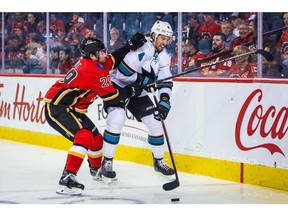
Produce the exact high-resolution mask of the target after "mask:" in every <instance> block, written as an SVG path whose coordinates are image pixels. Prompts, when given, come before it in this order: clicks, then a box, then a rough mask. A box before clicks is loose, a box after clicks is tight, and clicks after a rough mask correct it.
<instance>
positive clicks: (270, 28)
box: [0, 12, 288, 78]
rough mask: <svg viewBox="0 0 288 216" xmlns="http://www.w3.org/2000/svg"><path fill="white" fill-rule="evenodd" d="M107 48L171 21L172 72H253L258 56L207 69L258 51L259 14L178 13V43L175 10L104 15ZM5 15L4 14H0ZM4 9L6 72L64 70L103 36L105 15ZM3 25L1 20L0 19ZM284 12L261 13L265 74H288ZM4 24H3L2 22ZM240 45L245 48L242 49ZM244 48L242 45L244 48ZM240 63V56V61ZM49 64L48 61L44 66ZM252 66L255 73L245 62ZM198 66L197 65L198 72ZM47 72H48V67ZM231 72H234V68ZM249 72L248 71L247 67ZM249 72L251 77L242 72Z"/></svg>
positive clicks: (211, 74) (287, 23)
mask: <svg viewBox="0 0 288 216" xmlns="http://www.w3.org/2000/svg"><path fill="white" fill-rule="evenodd" d="M107 15H108V16H107V23H108V32H107V52H109V53H110V52H112V51H114V50H115V49H117V48H119V47H121V46H122V45H123V43H125V41H126V39H127V38H129V37H131V35H133V34H134V33H135V32H141V33H144V34H149V32H150V28H151V26H152V24H153V23H154V22H155V21H156V20H162V21H166V22H169V23H170V24H171V26H172V28H173V30H174V37H173V40H172V42H171V43H170V45H169V46H168V52H169V54H170V55H171V66H170V68H171V72H172V74H177V73H179V72H180V73H181V72H183V71H185V70H191V69H192V70H195V71H193V72H192V73H189V74H187V76H208V77H214V76H221V77H223V76H224V77H225V76H233V77H235V76H239V77H256V76H257V56H251V57H249V60H248V59H246V61H249V62H246V64H243V65H242V66H241V68H244V69H241V70H244V71H242V72H239V70H240V69H239V68H238V69H237V70H236V69H235V68H237V66H234V65H235V64H238V66H239V64H240V63H239V61H236V60H233V61H227V62H224V63H222V64H219V65H218V64H216V65H213V67H205V68H204V69H201V68H202V67H203V66H205V65H209V64H212V63H214V62H217V61H220V60H222V59H225V58H226V59H227V58H229V57H232V56H233V55H236V54H237V53H243V52H244V53H245V52H249V51H251V50H255V49H257V13H253V12H251V13H248V12H245V13H241V12H231V13H227V12H225V13H221V12H216V13H213V12H201V13H198V12H197V13H194V12H191V13H182V26H183V30H182V41H181V43H179V41H178V32H177V30H178V18H177V15H178V13H169V12H165V13H152V12H146V13H136V12H135V13H134V12H130V13H108V14H107ZM2 17H3V16H2ZM48 17H49V20H48V22H47V20H46V19H47V13H34V12H33V13H32V12H15V13H4V19H5V20H4V26H3V28H4V38H2V37H1V47H2V41H3V40H4V43H3V44H4V47H3V48H2V49H1V56H2V53H3V52H4V53H3V54H4V62H2V58H1V62H0V63H1V67H2V64H3V63H4V66H5V71H10V72H12V73H25V74H47V73H48V74H65V73H67V71H68V70H69V69H70V68H71V66H72V65H73V64H75V63H76V62H77V61H78V60H79V58H80V56H81V54H80V43H81V41H82V40H83V39H84V38H86V37H95V38H99V39H101V40H103V35H106V34H103V29H104V28H103V13H77V12H75V13H58V12H57V13H55V12H53V13H49V16H48ZM0 23H1V24H2V22H0ZM287 26H288V12H287V13H280V12H279V13H263V32H264V34H263V48H264V49H265V50H266V51H268V52H270V53H271V54H272V55H273V56H274V59H275V60H274V61H272V62H268V61H265V59H264V61H263V77H269V78H287V77H288V29H287ZM1 28H2V25H1ZM180 46H181V50H182V65H181V68H182V70H181V71H180V70H179V69H178V57H179V56H178V50H179V48H180ZM243 46H244V47H243ZM245 47H246V48H248V49H246V48H245ZM243 61H244V60H243ZM48 64H49V65H48ZM245 65H246V66H247V65H253V67H247V68H250V69H251V68H253V71H254V72H253V73H252V74H253V75H251V73H250V72H249V73H246V72H247V71H246V70H248V69H247V68H245V67H244V66H245ZM197 68H200V69H199V70H197ZM47 70H48V71H47ZM233 70H234V71H233ZM251 70H252V69H251ZM247 74H249V76H246V75H247Z"/></svg>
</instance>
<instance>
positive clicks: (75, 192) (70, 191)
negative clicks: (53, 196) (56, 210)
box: [56, 185, 83, 196]
mask: <svg viewBox="0 0 288 216" xmlns="http://www.w3.org/2000/svg"><path fill="white" fill-rule="evenodd" d="M82 192H83V190H82V189H80V188H68V187H67V186H64V185H60V186H59V188H58V189H57V190H56V193H57V194H61V195H69V196H81V195H82Z"/></svg>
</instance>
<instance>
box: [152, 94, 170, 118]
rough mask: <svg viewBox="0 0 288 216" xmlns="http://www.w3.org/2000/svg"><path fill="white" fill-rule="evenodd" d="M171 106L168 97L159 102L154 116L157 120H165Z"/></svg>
mask: <svg viewBox="0 0 288 216" xmlns="http://www.w3.org/2000/svg"><path fill="white" fill-rule="evenodd" d="M170 108H171V105H170V102H169V100H168V99H167V98H163V99H162V100H160V101H159V103H158V104H157V107H156V108H155V110H154V118H155V119H156V120H157V121H161V120H165V119H166V118H167V116H168V113H169V110H170Z"/></svg>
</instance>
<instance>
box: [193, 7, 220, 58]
mask: <svg viewBox="0 0 288 216" xmlns="http://www.w3.org/2000/svg"><path fill="white" fill-rule="evenodd" d="M203 17H204V22H203V23H202V24H201V26H200V28H199V31H198V35H199V39H198V45H199V50H201V46H205V47H207V46H208V47H210V48H211V45H212V38H213V36H214V34H215V33H216V32H221V26H220V25H219V24H218V23H217V22H216V20H215V13H210V12H203ZM200 45H201V46H200ZM210 51H211V49H210V50H208V52H210ZM208 52H206V53H208Z"/></svg>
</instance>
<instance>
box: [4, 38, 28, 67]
mask: <svg viewBox="0 0 288 216" xmlns="http://www.w3.org/2000/svg"><path fill="white" fill-rule="evenodd" d="M9 40H10V41H11V44H10V45H8V46H7V47H6V48H5V52H6V55H7V59H8V62H7V63H8V64H9V66H10V67H12V68H21V69H22V66H23V65H24V56H25V50H24V47H23V42H22V41H21V40H20V39H19V37H18V36H12V37H11V38H9Z"/></svg>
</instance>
